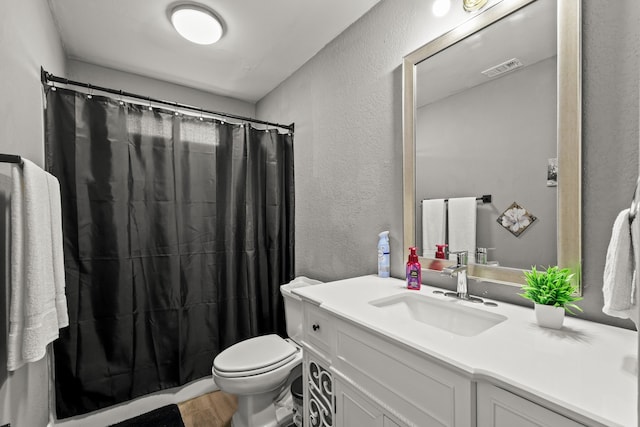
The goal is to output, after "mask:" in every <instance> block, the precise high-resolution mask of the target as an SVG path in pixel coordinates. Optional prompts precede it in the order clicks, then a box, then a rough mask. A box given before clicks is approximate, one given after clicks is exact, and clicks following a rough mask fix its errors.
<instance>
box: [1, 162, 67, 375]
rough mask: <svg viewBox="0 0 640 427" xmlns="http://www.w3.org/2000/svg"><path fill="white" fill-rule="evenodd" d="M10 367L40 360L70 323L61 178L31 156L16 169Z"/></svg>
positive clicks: (10, 309) (13, 178) (9, 339)
mask: <svg viewBox="0 0 640 427" xmlns="http://www.w3.org/2000/svg"><path fill="white" fill-rule="evenodd" d="M11 175H12V180H13V184H12V192H11V296H10V302H9V337H8V343H7V344H8V345H7V347H8V355H7V368H8V370H10V371H14V370H16V369H18V368H19V367H21V366H22V365H24V364H25V363H28V362H34V361H37V360H40V359H41V358H42V357H43V356H44V355H45V353H46V346H47V344H48V343H50V342H51V341H53V340H55V339H56V338H58V329H59V328H62V327H65V326H67V325H68V324H69V320H68V313H67V302H66V297H65V294H64V261H63V252H62V251H63V248H62V222H61V217H62V215H61V210H60V187H59V184H58V180H57V179H55V177H53V176H51V175H49V174H48V173H46V172H45V171H43V170H42V169H40V168H39V167H38V166H36V165H35V164H33V163H32V162H30V161H28V160H24V164H23V166H22V168H20V167H19V166H14V167H13V170H12V173H11Z"/></svg>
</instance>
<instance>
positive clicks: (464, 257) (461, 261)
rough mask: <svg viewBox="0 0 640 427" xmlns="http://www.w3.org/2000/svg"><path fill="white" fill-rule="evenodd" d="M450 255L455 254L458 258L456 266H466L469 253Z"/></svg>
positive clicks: (458, 252) (462, 252) (455, 252)
mask: <svg viewBox="0 0 640 427" xmlns="http://www.w3.org/2000/svg"><path fill="white" fill-rule="evenodd" d="M449 253H450V254H455V255H456V256H457V257H458V265H467V260H468V259H469V251H453V252H449Z"/></svg>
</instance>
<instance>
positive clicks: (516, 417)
mask: <svg viewBox="0 0 640 427" xmlns="http://www.w3.org/2000/svg"><path fill="white" fill-rule="evenodd" d="M477 396H478V406H477V411H478V414H477V415H478V424H477V427H513V426H518V427H543V426H544V427H579V426H582V424H578V423H577V422H575V421H573V420H570V419H569V418H566V417H563V416H562V415H560V414H557V413H556V412H553V411H550V410H549V409H547V408H544V407H542V406H540V405H537V404H535V403H533V402H531V401H529V400H527V399H524V398H522V397H520V396H516V395H515V394H513V393H510V392H508V391H506V390H503V389H501V388H498V387H496V386H494V385H491V384H488V383H478V394H477Z"/></svg>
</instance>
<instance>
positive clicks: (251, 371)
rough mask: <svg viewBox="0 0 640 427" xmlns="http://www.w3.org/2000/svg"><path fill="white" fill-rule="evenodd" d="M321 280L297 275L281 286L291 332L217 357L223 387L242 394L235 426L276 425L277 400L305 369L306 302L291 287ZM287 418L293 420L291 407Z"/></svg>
mask: <svg viewBox="0 0 640 427" xmlns="http://www.w3.org/2000/svg"><path fill="white" fill-rule="evenodd" d="M318 283H321V282H318V281H316V280H311V279H308V278H306V277H297V278H296V279H295V280H293V281H291V282H290V283H288V284H286V285H282V286H281V287H280V290H281V293H282V296H283V298H284V307H285V319H286V323H287V334H289V337H290V338H287V339H284V338H281V337H280V336H278V335H275V334H271V335H263V336H258V337H254V338H249V339H247V340H244V341H241V342H239V343H237V344H234V345H232V346H231V347H229V348H227V349H226V350H224V351H223V352H221V353H220V354H218V356H216V358H215V359H214V361H213V367H212V369H211V373H212V375H213V380H214V381H215V383H216V385H217V386H218V387H219V388H220V390H222V391H224V392H226V393H230V394H234V395H236V396H237V397H238V409H237V411H236V413H235V414H234V415H233V427H258V426H259V427H276V426H278V425H279V424H278V420H279V419H282V418H283V417H282V416H280V417H279V416H277V415H276V401H278V400H280V399H282V397H283V395H285V394H286V393H287V392H288V390H289V388H290V385H291V383H292V382H293V380H295V379H296V378H297V377H299V376H300V375H301V373H302V349H301V347H300V345H299V342H300V338H301V335H302V303H301V300H300V298H299V297H298V296H296V295H294V294H292V293H291V289H294V288H297V287H303V286H309V285H315V284H318ZM288 415H289V417H288V418H286V417H285V419H286V420H287V423H288V424H290V423H291V416H292V414H291V410H288Z"/></svg>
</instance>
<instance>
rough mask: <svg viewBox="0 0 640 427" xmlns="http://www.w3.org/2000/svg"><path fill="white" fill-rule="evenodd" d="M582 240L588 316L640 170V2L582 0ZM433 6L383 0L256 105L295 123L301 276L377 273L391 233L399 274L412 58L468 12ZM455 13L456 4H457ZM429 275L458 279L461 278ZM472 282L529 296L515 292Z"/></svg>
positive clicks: (484, 289) (597, 315)
mask: <svg viewBox="0 0 640 427" xmlns="http://www.w3.org/2000/svg"><path fill="white" fill-rule="evenodd" d="M583 4H584V7H583V15H584V19H583V22H584V24H583V49H584V52H583V54H584V57H583V66H584V70H583V95H584V100H583V108H584V113H583V119H584V126H583V129H584V139H583V151H584V152H583V162H584V168H583V170H584V182H583V248H584V267H583V281H584V287H585V288H584V298H585V299H584V301H583V302H582V306H583V308H584V309H585V313H584V314H583V315H582V316H581V317H583V318H586V319H590V320H595V321H599V322H604V323H612V324H616V325H622V326H626V327H631V325H632V324H631V322H629V321H620V320H616V319H614V318H611V317H608V316H605V315H604V314H602V311H601V309H602V304H603V300H602V292H601V288H602V273H603V269H604V259H605V255H606V250H607V245H608V242H609V238H610V235H611V226H612V224H613V221H614V219H615V216H616V214H617V213H618V212H619V211H620V210H622V209H624V208H625V207H628V206H629V203H630V200H631V195H632V193H633V188H634V186H635V181H636V177H637V175H638V74H639V73H638V45H639V43H638V38H639V37H638V36H639V31H640V25H638V17H639V16H640V2H637V1H634V0H623V1H620V0H584V1H583ZM430 7H431V2H424V1H421V0H383V1H382V2H381V3H379V4H378V5H377V6H376V7H375V8H373V9H372V10H371V11H370V12H369V13H368V14H367V15H365V16H364V17H363V18H362V19H360V20H359V21H358V22H356V23H355V24H354V25H352V26H351V27H349V28H348V29H347V30H346V31H345V32H344V33H343V34H341V35H340V36H339V37H338V38H336V39H335V40H334V41H332V42H331V43H329V44H328V45H327V46H326V47H325V48H324V49H323V50H322V51H320V52H319V53H318V54H317V55H316V56H315V57H314V58H312V59H311V60H310V61H308V62H307V63H306V64H305V65H304V66H303V67H301V68H300V69H299V70H298V71H297V72H295V73H294V74H293V75H292V76H290V77H289V78H288V79H287V80H286V81H285V82H283V83H282V84H281V85H280V86H279V87H278V88H276V89H275V90H274V91H272V92H271V93H270V94H269V95H267V96H266V97H265V98H264V99H262V100H261V101H260V102H259V103H258V105H257V113H258V116H259V117H261V118H263V119H272V120H276V119H277V120H279V121H282V122H285V123H289V122H295V124H296V136H295V141H296V143H295V162H296V273H297V274H304V275H308V276H310V277H316V278H319V279H322V280H334V279H340V278H345V277H351V276H357V275H363V274H372V273H375V271H376V256H375V254H376V252H375V246H376V236H377V233H378V232H379V231H381V230H385V229H389V230H391V253H392V254H391V265H392V268H391V270H392V275H393V276H395V277H403V275H404V263H405V260H403V259H402V250H403V242H402V101H401V92H402V79H401V67H400V64H401V61H402V57H403V56H404V55H406V54H407V53H409V52H411V51H412V50H414V49H415V48H417V47H418V46H420V45H422V44H424V43H426V42H427V41H429V40H431V39H433V37H434V36H436V35H438V34H441V33H442V32H444V31H446V30H447V29H450V28H452V27H453V26H454V25H455V24H457V23H459V22H461V20H462V19H464V17H460V16H458V15H456V16H455V17H454V18H451V19H450V20H449V21H442V20H436V19H435V18H433V17H432V15H431V11H430ZM452 10H453V9H452ZM425 280H426V281H429V282H432V283H437V284H440V285H443V286H450V287H453V283H452V282H453V281H452V280H445V279H443V278H441V277H439V276H437V275H432V274H425ZM470 289H471V291H472V292H475V293H477V294H484V295H486V296H489V297H493V298H496V299H503V300H508V301H511V302H514V303H520V304H524V303H526V301H524V300H522V299H521V298H520V297H518V296H517V295H516V291H517V290H516V289H515V288H513V287H509V286H500V285H495V284H486V283H471V285H470Z"/></svg>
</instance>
